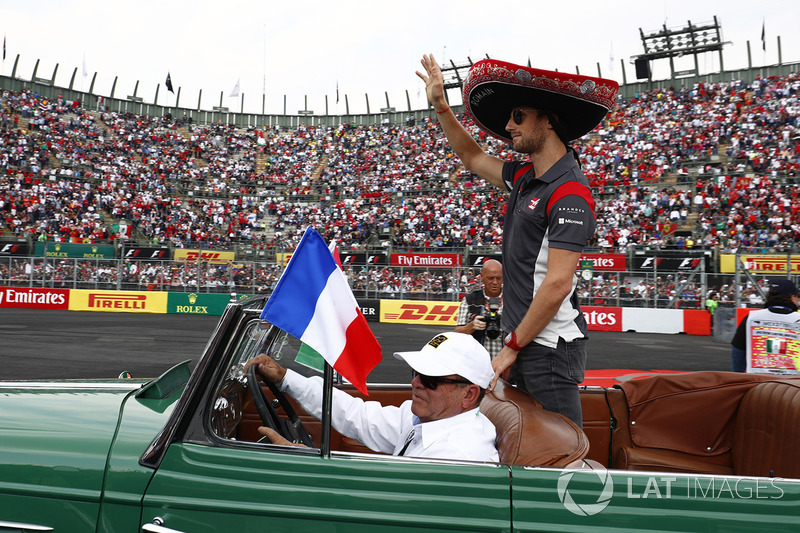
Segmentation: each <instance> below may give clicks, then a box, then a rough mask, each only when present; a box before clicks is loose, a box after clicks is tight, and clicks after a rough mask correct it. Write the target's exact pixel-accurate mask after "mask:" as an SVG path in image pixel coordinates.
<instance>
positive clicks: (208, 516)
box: [139, 310, 511, 533]
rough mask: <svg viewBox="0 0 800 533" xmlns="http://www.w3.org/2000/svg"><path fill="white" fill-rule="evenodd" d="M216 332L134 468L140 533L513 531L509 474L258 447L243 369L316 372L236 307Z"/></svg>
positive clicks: (293, 347)
mask: <svg viewBox="0 0 800 533" xmlns="http://www.w3.org/2000/svg"><path fill="white" fill-rule="evenodd" d="M234 311H235V312H234ZM222 324H223V325H222V326H220V327H219V328H218V333H217V334H216V337H217V338H213V339H212V342H211V343H210V346H211V347H212V349H210V350H209V353H207V354H206V356H204V359H203V360H202V361H201V362H200V363H199V365H198V369H196V373H195V374H194V375H193V376H192V379H191V380H190V382H189V385H187V388H190V387H194V389H192V390H190V391H189V393H188V394H185V396H184V398H182V400H184V401H183V402H182V403H181V405H179V406H178V408H177V409H176V411H175V416H174V417H173V419H172V421H171V424H173V427H169V424H168V427H167V428H165V430H164V431H163V432H162V434H161V437H163V443H165V444H163V446H161V445H160V444H159V443H158V442H156V443H154V445H152V446H151V448H150V451H149V452H148V453H146V454H145V456H144V457H143V459H142V461H141V463H142V464H146V465H150V466H152V467H153V468H155V473H154V475H153V478H152V480H151V482H150V483H149V485H148V487H147V490H146V492H145V494H144V497H143V500H142V502H143V503H142V514H141V523H140V524H139V525H140V527H141V528H142V530H143V531H154V532H171V531H183V532H187V533H189V532H191V533H194V532H203V531H314V532H320V531H323V532H324V531H347V532H348V533H351V532H357V531H364V532H367V531H369V532H370V533H372V532H375V531H381V532H391V531H410V530H415V531H418V530H427V531H432V530H450V531H509V530H510V527H511V516H510V486H509V469H508V467H506V466H503V465H499V464H484V463H464V462H452V461H432V460H422V459H413V458H401V457H393V456H388V455H379V454H369V453H358V452H351V451H342V450H339V451H336V450H334V451H331V450H330V449H327V450H326V449H324V447H325V444H320V443H322V442H324V441H325V439H322V438H318V439H317V446H320V447H309V448H297V447H293V446H276V445H272V444H268V443H262V442H259V441H258V440H257V438H258V436H257V435H256V437H255V438H254V437H253V434H254V433H256V432H254V431H253V422H255V425H258V423H259V421H258V419H255V420H253V418H252V417H253V414H252V412H249V411H248V405H249V403H248V400H247V398H248V395H249V392H250V391H252V390H254V388H255V387H256V386H254V385H253V384H252V383H250V381H249V378H248V377H247V376H245V373H244V371H243V369H244V365H245V363H246V362H247V361H248V360H249V359H250V358H252V357H254V356H255V355H257V354H260V353H268V354H269V355H270V356H271V357H272V358H273V359H274V360H276V361H280V363H281V364H282V365H284V366H287V367H289V366H290V365H294V366H291V368H293V369H295V370H296V371H298V372H313V371H312V370H309V369H308V368H305V369H304V368H301V365H296V364H295V363H296V361H295V358H296V355H297V354H298V353H300V352H301V351H302V346H301V343H300V342H299V341H297V340H296V339H294V338H293V337H291V336H289V335H288V334H285V333H284V332H280V330H277V331H276V329H275V328H272V327H271V326H270V325H269V324H267V323H265V322H264V321H262V320H260V319H259V316H258V312H257V310H256V311H242V310H239V311H236V310H233V311H231V312H229V313H228V314H227V315H226V316H225V317H223V321H222ZM325 379H326V386H327V385H328V383H330V379H329V377H328V375H327V374H326V378H325ZM255 416H257V415H255ZM248 417H249V418H248ZM248 424H249V426H248ZM322 426H323V427H326V424H324V423H323V424H322ZM320 435H321V434H320ZM157 440H158V439H157ZM328 442H329V441H328ZM160 446H161V447H160ZM159 449H162V450H163V451H162V452H158V451H157V450H159ZM153 450H156V451H155V452H154V451H153Z"/></svg>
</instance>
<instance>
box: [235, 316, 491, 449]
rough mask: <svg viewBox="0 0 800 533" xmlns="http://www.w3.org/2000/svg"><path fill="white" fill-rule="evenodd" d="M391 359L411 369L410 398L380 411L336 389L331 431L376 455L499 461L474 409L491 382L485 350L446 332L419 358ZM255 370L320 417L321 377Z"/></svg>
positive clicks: (272, 368)
mask: <svg viewBox="0 0 800 533" xmlns="http://www.w3.org/2000/svg"><path fill="white" fill-rule="evenodd" d="M394 356H395V357H396V358H398V359H402V360H404V361H405V362H406V363H408V365H409V366H410V367H411V369H412V370H413V374H414V378H413V379H412V380H411V399H410V400H406V401H405V402H403V404H402V405H400V406H399V407H397V406H384V405H382V404H380V403H379V402H376V401H365V400H362V399H361V398H356V397H354V396H351V395H349V394H347V393H346V392H344V391H341V390H338V389H336V388H334V389H333V402H332V421H331V423H332V426H333V428H334V429H336V430H337V431H338V432H339V433H341V434H342V435H345V436H347V437H350V438H352V439H356V440H358V441H359V442H361V443H362V444H364V445H365V446H367V447H368V448H369V449H371V450H373V451H376V452H382V453H390V454H393V455H403V456H406V457H428V458H437V459H458V460H467V461H492V462H497V461H498V460H499V457H498V453H497V448H496V447H495V435H496V433H495V427H494V425H493V424H492V423H491V422H490V421H489V419H488V418H486V416H485V415H483V414H482V413H481V412H480V410H479V406H480V403H481V400H482V399H483V396H484V394H485V391H486V388H487V387H488V386H489V383H490V382H491V380H492V378H493V377H494V371H493V370H492V364H491V362H490V358H489V352H487V351H486V348H484V347H483V345H481V343H479V342H478V341H477V340H475V338H474V337H472V335H467V334H465V333H456V332H453V331H448V332H444V333H441V334H439V335H436V336H435V337H434V338H433V339H431V340H430V341H429V342H428V343H427V344H426V345H425V346H423V347H422V349H421V350H419V351H416V352H397V353H395V354H394ZM252 365H257V367H256V369H257V370H258V372H259V373H260V374H261V375H262V376H263V377H264V379H266V380H268V381H270V382H272V383H275V384H276V385H277V386H278V388H279V389H280V390H281V391H282V392H285V393H286V394H288V395H289V396H291V397H293V398H294V399H295V400H297V402H298V403H299V404H300V405H301V406H302V407H303V409H305V410H306V412H307V413H309V414H311V415H312V416H314V417H316V418H318V419H319V418H321V416H322V394H323V381H322V378H320V377H311V378H306V377H304V376H301V375H300V374H298V373H297V372H294V371H292V370H287V369H285V368H283V367H282V366H280V365H279V364H278V363H276V362H275V361H273V360H272V359H271V358H270V357H269V356H268V355H266V354H261V355H259V356H258V357H254V358H253V359H252V360H250V361H249V362H248V363H247V366H246V367H245V370H246V369H247V368H249V367H250V366H252ZM259 433H261V434H262V435H265V436H266V437H268V438H269V439H270V440H271V441H272V442H273V443H274V444H284V445H291V444H292V443H291V442H289V441H288V440H287V439H285V438H283V437H282V436H281V435H280V434H279V433H278V432H277V431H275V430H273V429H271V428H268V427H264V426H262V427H260V428H259Z"/></svg>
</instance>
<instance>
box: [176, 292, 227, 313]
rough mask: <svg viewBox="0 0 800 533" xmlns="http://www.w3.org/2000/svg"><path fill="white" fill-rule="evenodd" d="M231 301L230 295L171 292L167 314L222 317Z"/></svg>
mask: <svg viewBox="0 0 800 533" xmlns="http://www.w3.org/2000/svg"><path fill="white" fill-rule="evenodd" d="M230 301H231V295H230V293H221V294H220V293H213V294H209V293H205V292H170V293H169V296H168V297H167V313H177V314H182V315H217V316H218V315H221V314H222V313H223V311H225V307H226V306H227V305H228V303H229V302H230Z"/></svg>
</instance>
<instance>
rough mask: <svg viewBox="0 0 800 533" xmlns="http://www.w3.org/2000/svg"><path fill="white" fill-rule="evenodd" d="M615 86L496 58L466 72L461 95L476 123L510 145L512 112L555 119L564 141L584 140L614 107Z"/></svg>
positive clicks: (595, 79)
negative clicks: (522, 110)
mask: <svg viewBox="0 0 800 533" xmlns="http://www.w3.org/2000/svg"><path fill="white" fill-rule="evenodd" d="M618 90H619V84H618V83H617V82H615V81H613V80H607V79H605V78H593V77H591V76H582V75H580V74H566V73H563V72H554V71H551V70H540V69H535V68H531V67H523V66H521V65H515V64H513V63H507V62H505V61H498V60H496V59H484V60H482V61H478V62H477V63H475V64H474V65H472V67H471V68H470V69H469V73H468V74H467V77H466V79H465V80H464V86H463V89H462V96H463V101H464V105H465V106H466V108H467V112H468V113H469V114H470V115H472V117H473V118H474V119H475V122H476V124H477V125H478V126H479V127H480V128H482V129H483V130H485V131H486V132H487V133H489V134H491V135H493V136H494V137H497V138H498V139H501V140H504V141H507V142H511V136H510V135H509V133H508V132H507V131H506V124H507V123H508V119H509V117H510V115H511V110H512V109H513V108H515V107H519V106H530V107H532V108H535V109H541V110H543V111H552V112H553V113H555V114H556V115H558V122H559V124H560V127H561V128H560V129H561V133H562V134H563V137H564V140H565V141H571V140H573V139H577V138H578V137H581V136H583V135H586V134H587V133H589V132H590V131H592V130H593V129H594V127H595V126H597V125H598V124H599V123H600V121H601V120H603V117H605V116H606V113H608V111H609V110H610V109H611V108H612V107H613V106H614V103H615V99H616V97H617V91H618Z"/></svg>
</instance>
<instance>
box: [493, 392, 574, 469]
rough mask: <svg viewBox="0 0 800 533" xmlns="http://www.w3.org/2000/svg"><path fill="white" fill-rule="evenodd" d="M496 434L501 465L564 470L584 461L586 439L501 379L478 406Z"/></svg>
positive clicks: (565, 419) (554, 414) (527, 395)
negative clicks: (552, 467)
mask: <svg viewBox="0 0 800 533" xmlns="http://www.w3.org/2000/svg"><path fill="white" fill-rule="evenodd" d="M481 413H483V414H484V415H486V416H487V417H488V418H489V420H491V421H492V423H493V424H494V426H495V428H496V430H497V439H496V441H495V444H496V445H497V451H498V453H499V454H500V462H501V463H504V464H511V465H521V466H557V467H564V466H567V465H569V464H570V463H573V462H574V461H577V460H579V459H583V458H584V457H586V454H587V453H588V452H589V439H588V438H587V437H586V435H585V434H584V433H583V431H582V430H581V428H579V427H578V426H577V425H576V424H575V423H574V422H572V421H571V420H570V419H568V418H567V417H565V416H563V415H561V414H558V413H554V412H551V411H546V410H545V409H543V408H542V406H541V405H539V404H538V403H537V402H536V401H535V400H534V399H533V398H531V396H530V395H529V394H527V393H526V392H524V391H521V390H519V389H517V388H515V387H512V386H511V385H510V384H508V383H507V382H505V381H503V380H502V379H500V380H498V381H497V385H496V386H495V388H494V391H493V392H487V393H486V396H485V397H484V399H483V401H482V402H481Z"/></svg>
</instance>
